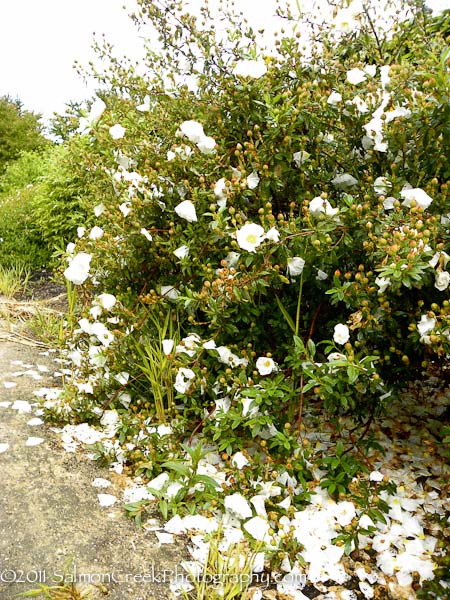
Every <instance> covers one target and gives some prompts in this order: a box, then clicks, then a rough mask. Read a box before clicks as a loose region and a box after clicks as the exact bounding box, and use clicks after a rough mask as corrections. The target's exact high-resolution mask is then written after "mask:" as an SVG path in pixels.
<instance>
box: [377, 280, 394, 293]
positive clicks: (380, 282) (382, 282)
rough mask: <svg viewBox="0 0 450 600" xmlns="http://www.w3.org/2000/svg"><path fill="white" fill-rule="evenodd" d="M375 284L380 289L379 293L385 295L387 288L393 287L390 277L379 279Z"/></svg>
mask: <svg viewBox="0 0 450 600" xmlns="http://www.w3.org/2000/svg"><path fill="white" fill-rule="evenodd" d="M375 283H376V285H377V286H378V287H379V288H380V289H379V290H378V293H379V294H383V293H384V292H385V291H386V290H387V288H388V287H389V286H390V285H391V279H390V277H377V278H376V279H375Z"/></svg>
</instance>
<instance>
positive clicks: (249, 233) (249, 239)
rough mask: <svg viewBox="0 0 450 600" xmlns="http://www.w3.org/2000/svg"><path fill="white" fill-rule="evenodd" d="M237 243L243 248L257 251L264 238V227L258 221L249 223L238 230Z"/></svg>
mask: <svg viewBox="0 0 450 600" xmlns="http://www.w3.org/2000/svg"><path fill="white" fill-rule="evenodd" d="M236 239H237V243H238V245H239V247H240V248H242V250H247V251H248V252H255V250H256V248H257V247H258V246H259V245H260V244H261V243H262V241H263V240H264V229H263V228H262V227H261V225H256V223H247V224H246V225H243V226H242V227H241V228H240V229H238V231H237V232H236Z"/></svg>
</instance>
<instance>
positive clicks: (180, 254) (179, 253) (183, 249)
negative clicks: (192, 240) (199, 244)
mask: <svg viewBox="0 0 450 600" xmlns="http://www.w3.org/2000/svg"><path fill="white" fill-rule="evenodd" d="M173 253H174V254H175V256H176V257H177V258H179V259H180V260H181V259H182V258H186V256H188V254H189V246H186V245H183V246H180V247H179V248H177V249H176V250H174V251H173Z"/></svg>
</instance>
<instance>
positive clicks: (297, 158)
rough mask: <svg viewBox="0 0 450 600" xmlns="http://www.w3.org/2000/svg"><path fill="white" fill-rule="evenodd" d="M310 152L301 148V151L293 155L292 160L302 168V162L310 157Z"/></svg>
mask: <svg viewBox="0 0 450 600" xmlns="http://www.w3.org/2000/svg"><path fill="white" fill-rule="evenodd" d="M310 156H311V155H310V153H309V152H305V151H304V150H300V151H299V152H294V154H293V156H292V160H293V161H294V163H295V166H296V167H298V168H300V167H301V166H302V164H303V163H304V162H306V161H307V160H308V158H309V157H310Z"/></svg>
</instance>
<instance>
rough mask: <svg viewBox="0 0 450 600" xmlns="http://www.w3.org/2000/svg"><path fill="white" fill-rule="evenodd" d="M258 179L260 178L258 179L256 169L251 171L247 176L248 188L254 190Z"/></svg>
mask: <svg viewBox="0 0 450 600" xmlns="http://www.w3.org/2000/svg"><path fill="white" fill-rule="evenodd" d="M259 181H260V179H259V176H258V173H257V172H256V171H252V173H250V175H249V176H248V177H247V187H248V189H249V190H254V189H255V188H257V187H258V184H259Z"/></svg>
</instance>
